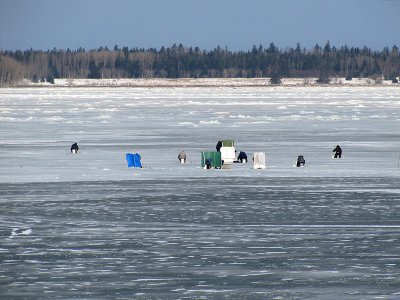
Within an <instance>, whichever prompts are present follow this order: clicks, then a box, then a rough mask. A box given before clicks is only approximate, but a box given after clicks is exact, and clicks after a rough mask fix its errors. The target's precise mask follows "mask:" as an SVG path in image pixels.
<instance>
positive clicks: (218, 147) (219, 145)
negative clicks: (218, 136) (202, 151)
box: [215, 141, 222, 152]
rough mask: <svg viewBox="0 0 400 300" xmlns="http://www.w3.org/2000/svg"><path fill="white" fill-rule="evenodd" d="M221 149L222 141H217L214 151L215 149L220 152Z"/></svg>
mask: <svg viewBox="0 0 400 300" xmlns="http://www.w3.org/2000/svg"><path fill="white" fill-rule="evenodd" d="M221 147H222V141H218V143H217V145H216V146H215V149H217V151H218V152H220V151H221Z"/></svg>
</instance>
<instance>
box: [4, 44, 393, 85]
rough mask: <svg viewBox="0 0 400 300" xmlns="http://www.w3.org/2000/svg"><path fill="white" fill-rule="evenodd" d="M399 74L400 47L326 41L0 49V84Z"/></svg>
mask: <svg viewBox="0 0 400 300" xmlns="http://www.w3.org/2000/svg"><path fill="white" fill-rule="evenodd" d="M399 74H400V55H399V48H398V47H397V46H393V47H392V48H391V49H389V48H388V47H385V48H384V49H383V50H382V51H372V50H371V49H370V48H368V47H363V48H357V47H351V48H350V47H348V46H343V47H341V48H336V47H333V46H331V45H330V43H329V42H327V43H326V45H325V47H320V46H319V45H318V44H317V45H316V46H315V47H314V48H313V49H310V50H307V49H305V48H301V47H300V44H297V47H296V48H289V49H285V50H282V49H278V48H277V47H276V46H275V45H274V44H273V43H271V44H270V45H269V47H263V46H262V45H260V46H258V47H257V46H253V48H252V49H251V50H249V51H230V50H228V49H227V48H221V47H219V46H218V47H217V48H215V49H213V50H200V49H199V48H198V47H196V48H192V47H189V48H187V47H184V46H183V45H182V44H180V45H175V44H174V45H173V46H172V47H168V48H165V47H161V48H160V49H154V48H150V49H139V48H132V49H129V48H128V47H123V48H119V47H118V46H117V45H116V46H115V47H114V48H113V49H112V50H111V49H108V48H107V47H100V48H99V49H97V50H90V51H86V50H85V49H83V48H79V49H77V50H70V49H67V50H58V49H53V50H48V51H38V50H33V49H30V50H26V51H20V50H17V51H0V84H2V85H8V84H13V83H15V82H18V81H20V80H21V79H30V80H32V81H34V82H39V81H47V82H54V78H238V77H243V78H254V77H269V78H271V80H272V81H273V82H274V83H279V82H280V78H283V77H285V78H286V77H289V78H290V77H304V78H306V77H317V78H319V81H320V82H322V83H324V82H327V81H328V80H329V79H328V78H332V77H346V78H347V79H348V80H350V79H351V78H353V77H354V78H359V77H363V78H366V77H369V78H375V79H376V78H384V79H391V80H396V77H398V76H399Z"/></svg>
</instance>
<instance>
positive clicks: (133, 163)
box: [126, 153, 143, 168]
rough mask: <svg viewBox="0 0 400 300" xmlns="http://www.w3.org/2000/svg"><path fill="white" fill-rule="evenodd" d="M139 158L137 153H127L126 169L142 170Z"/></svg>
mask: <svg viewBox="0 0 400 300" xmlns="http://www.w3.org/2000/svg"><path fill="white" fill-rule="evenodd" d="M141 158H142V157H141V156H140V154H139V153H135V154H132V153H127V154H126V161H127V162H128V168H130V167H134V168H143V166H142V162H141V161H140V160H141Z"/></svg>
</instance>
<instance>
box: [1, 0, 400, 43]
mask: <svg viewBox="0 0 400 300" xmlns="http://www.w3.org/2000/svg"><path fill="white" fill-rule="evenodd" d="M399 15H400V0H330V1H328V0H197V1H194V0H35V1H33V0H0V50H17V49H20V50H26V49H30V48H33V49H35V50H48V49H53V48H57V49H67V48H69V49H71V50H74V49H78V48H79V47H83V48H85V49H86V50H90V49H97V48H99V47H101V46H103V47H104V46H107V47H109V48H110V49H112V48H113V47H114V46H115V45H118V46H119V47H120V48H121V47H124V46H127V47H128V48H134V47H138V48H146V49H147V48H151V47H152V48H156V49H159V48H161V46H165V47H170V46H172V45H173V44H177V45H179V44H183V45H184V46H185V47H196V46H197V47H199V48H200V49H206V50H210V49H213V48H215V47H217V46H221V47H228V49H230V50H234V51H238V50H249V49H251V48H252V47H253V45H256V46H258V45H263V46H269V44H270V43H271V42H273V43H274V44H275V46H277V47H278V48H280V49H286V48H289V47H293V48H295V47H296V44H297V43H300V45H301V47H302V48H307V49H311V48H313V47H314V46H315V45H316V44H317V43H318V44H319V45H320V46H322V47H323V46H324V45H325V44H326V43H327V41H329V42H330V45H331V46H336V47H341V46H344V45H348V46H352V47H363V46H367V47H370V48H371V49H373V50H381V49H382V48H383V47H386V46H387V47H389V48H391V47H392V46H393V45H397V46H400V22H399Z"/></svg>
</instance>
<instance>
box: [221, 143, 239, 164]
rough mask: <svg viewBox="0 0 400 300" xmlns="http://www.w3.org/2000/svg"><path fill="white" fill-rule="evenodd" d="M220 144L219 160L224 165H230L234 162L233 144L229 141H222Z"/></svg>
mask: <svg viewBox="0 0 400 300" xmlns="http://www.w3.org/2000/svg"><path fill="white" fill-rule="evenodd" d="M221 142H222V146H221V148H220V152H221V159H222V161H223V162H224V163H223V164H224V165H230V164H232V163H233V162H234V161H235V160H236V153H235V143H234V142H233V141H231V140H223V141H221Z"/></svg>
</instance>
